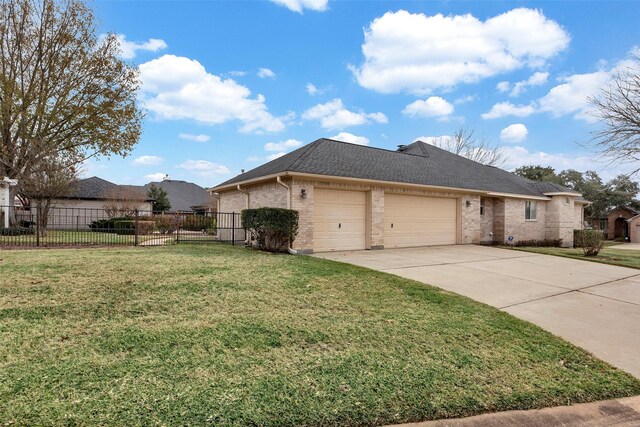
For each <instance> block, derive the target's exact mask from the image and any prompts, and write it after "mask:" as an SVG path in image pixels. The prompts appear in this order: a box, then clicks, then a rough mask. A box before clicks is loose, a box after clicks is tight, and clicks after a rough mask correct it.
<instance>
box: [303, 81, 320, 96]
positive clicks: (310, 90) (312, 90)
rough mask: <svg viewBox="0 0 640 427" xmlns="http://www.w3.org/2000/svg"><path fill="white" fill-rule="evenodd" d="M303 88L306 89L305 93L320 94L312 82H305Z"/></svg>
mask: <svg viewBox="0 0 640 427" xmlns="http://www.w3.org/2000/svg"><path fill="white" fill-rule="evenodd" d="M305 88H306V89H307V93H308V94H309V95H312V96H313V95H318V94H320V89H318V88H317V87H316V85H314V84H313V83H307V85H306V86H305Z"/></svg>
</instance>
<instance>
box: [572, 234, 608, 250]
mask: <svg viewBox="0 0 640 427" xmlns="http://www.w3.org/2000/svg"><path fill="white" fill-rule="evenodd" d="M603 246H604V232H603V231H601V230H573V247H575V248H582V251H583V252H584V256H596V255H598V254H599V253H600V250H601V249H602V247H603Z"/></svg>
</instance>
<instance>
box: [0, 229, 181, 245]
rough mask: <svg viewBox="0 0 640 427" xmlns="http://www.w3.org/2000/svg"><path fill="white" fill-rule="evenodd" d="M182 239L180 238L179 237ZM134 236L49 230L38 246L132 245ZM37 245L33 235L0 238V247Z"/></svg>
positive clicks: (140, 239)
mask: <svg viewBox="0 0 640 427" xmlns="http://www.w3.org/2000/svg"><path fill="white" fill-rule="evenodd" d="M172 237H174V236H173V235H167V234H153V235H142V236H138V242H139V243H141V242H145V241H148V240H158V241H160V240H164V239H166V238H172ZM181 237H182V236H181ZM134 241H135V236H132V235H119V234H115V233H100V232H92V231H83V230H49V231H48V232H47V235H46V236H44V237H42V236H41V237H40V244H41V245H42V246H55V245H104V244H112V245H133V244H134ZM36 243H37V237H36V235H35V234H27V235H20V236H0V245H9V246H13V245H27V246H29V245H32V246H35V245H36Z"/></svg>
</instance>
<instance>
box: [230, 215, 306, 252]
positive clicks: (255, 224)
mask: <svg viewBox="0 0 640 427" xmlns="http://www.w3.org/2000/svg"><path fill="white" fill-rule="evenodd" d="M242 225H243V227H244V229H245V230H247V231H249V232H251V234H252V235H253V236H254V237H255V240H256V243H257V245H258V247H259V248H260V249H262V250H267V251H270V252H280V251H283V250H285V249H286V248H287V247H289V246H291V245H292V244H293V241H294V239H295V237H296V235H297V234H298V211H294V210H290V209H279V208H258V209H245V210H243V211H242Z"/></svg>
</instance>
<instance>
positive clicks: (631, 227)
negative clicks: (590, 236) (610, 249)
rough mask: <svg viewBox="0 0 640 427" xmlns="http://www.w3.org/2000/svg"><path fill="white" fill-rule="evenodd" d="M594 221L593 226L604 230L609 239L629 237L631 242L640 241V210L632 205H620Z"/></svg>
mask: <svg viewBox="0 0 640 427" xmlns="http://www.w3.org/2000/svg"><path fill="white" fill-rule="evenodd" d="M593 222H594V223H593V227H594V228H595V229H598V230H602V231H604V235H605V238H607V239H617V238H628V239H629V240H630V241H631V242H634V243H637V242H640V230H638V229H637V226H638V225H640V211H639V210H637V209H635V208H633V207H631V206H618V207H617V208H614V209H611V210H610V211H609V212H607V213H606V214H605V215H604V216H603V217H602V218H600V219H597V220H594V221H593Z"/></svg>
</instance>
